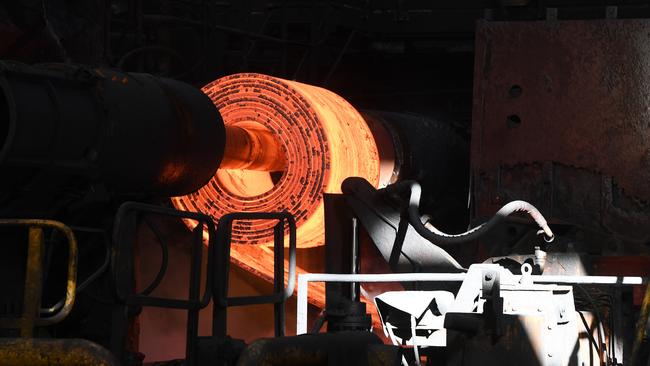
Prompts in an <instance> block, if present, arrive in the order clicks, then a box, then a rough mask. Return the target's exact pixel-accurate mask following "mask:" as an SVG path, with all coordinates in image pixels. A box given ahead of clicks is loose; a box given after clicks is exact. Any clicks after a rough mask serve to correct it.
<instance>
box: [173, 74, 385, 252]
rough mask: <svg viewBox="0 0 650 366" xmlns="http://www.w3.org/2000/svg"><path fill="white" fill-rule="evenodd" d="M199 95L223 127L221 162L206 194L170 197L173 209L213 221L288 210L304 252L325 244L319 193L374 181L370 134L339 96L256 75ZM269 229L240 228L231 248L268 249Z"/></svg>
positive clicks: (255, 224) (375, 158)
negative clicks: (348, 182)
mask: <svg viewBox="0 0 650 366" xmlns="http://www.w3.org/2000/svg"><path fill="white" fill-rule="evenodd" d="M203 92H204V93H206V94H207V95H208V96H209V97H210V98H211V99H212V101H213V102H214V104H215V105H216V106H217V108H218V109H219V111H220V113H221V116H222V117H223V120H224V123H225V125H226V129H227V134H226V149H225V156H224V162H223V164H222V165H221V168H220V169H219V170H218V171H217V173H216V175H215V176H214V177H213V178H212V179H211V181H210V182H209V183H208V184H207V185H205V186H204V187H203V188H201V189H200V190H198V191H197V192H195V193H192V194H189V195H186V196H182V197H175V198H173V203H174V205H175V206H176V207H178V208H180V209H185V210H190V211H201V212H204V213H207V214H209V215H210V216H212V217H213V218H214V219H215V221H218V219H219V218H220V217H221V216H222V215H224V214H226V213H229V212H236V211H247V212H264V211H283V210H287V211H288V212H290V213H291V214H293V215H294V216H295V218H296V222H297V224H298V233H297V234H298V246H299V247H302V248H306V247H313V246H318V245H322V244H323V235H324V233H323V203H322V194H323V192H326V193H340V187H341V183H342V182H343V180H344V179H345V178H347V177H350V176H358V177H363V178H365V179H366V180H368V181H369V182H371V183H372V184H374V185H375V186H376V185H377V184H378V183H379V167H380V161H379V155H378V151H377V146H376V143H375V140H374V138H373V135H372V132H371V131H370V129H369V128H368V125H367V124H366V122H365V121H364V119H363V118H362V117H361V115H360V114H359V112H358V111H357V110H356V109H354V107H352V106H351V105H350V104H349V103H348V102H346V101H345V100H344V99H343V98H341V97H340V96H338V95H336V94H334V93H332V92H330V91H328V90H325V89H322V88H318V87H315V86H311V85H306V84H302V83H298V82H295V81H288V80H283V79H279V78H275V77H271V76H266V75H261V74H236V75H231V76H227V77H224V78H221V79H218V80H216V81H214V82H212V83H210V84H208V85H206V86H205V87H204V88H203ZM278 169H281V171H277V170H278ZM274 224H275V223H273V222H264V221H251V222H237V223H235V225H234V227H233V233H232V235H233V244H267V243H271V242H272V241H273V225H274Z"/></svg>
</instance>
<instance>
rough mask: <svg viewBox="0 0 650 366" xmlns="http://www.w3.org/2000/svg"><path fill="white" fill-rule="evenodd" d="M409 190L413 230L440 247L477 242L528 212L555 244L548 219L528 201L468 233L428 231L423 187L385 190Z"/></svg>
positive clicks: (407, 183)
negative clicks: (516, 215)
mask: <svg viewBox="0 0 650 366" xmlns="http://www.w3.org/2000/svg"><path fill="white" fill-rule="evenodd" d="M407 190H408V191H410V195H409V204H408V218H409V223H410V224H411V225H412V226H413V228H414V229H415V231H417V233H418V234H420V235H421V236H422V237H424V238H425V239H427V240H429V241H431V242H432V243H434V244H436V245H454V244H462V243H467V242H470V241H473V240H476V239H478V238H479V237H481V236H483V235H485V234H486V233H487V232H489V231H490V230H492V229H493V228H494V227H495V226H497V225H498V224H500V223H501V222H502V221H503V220H504V219H505V218H506V217H508V216H510V215H512V214H513V213H515V212H524V213H526V214H528V215H529V216H530V217H531V218H532V219H533V220H534V221H535V223H536V224H537V225H538V226H539V227H540V229H541V232H542V233H543V234H544V239H545V240H546V241H547V242H551V241H552V240H553V238H554V234H553V232H552V231H551V228H550V227H549V226H548V223H547V222H546V219H545V218H544V216H542V214H541V213H540V212H539V210H537V208H535V206H533V205H531V204H530V203H528V202H525V201H512V202H510V203H508V204H506V205H505V206H503V207H501V209H500V210H499V211H497V213H496V214H495V215H494V216H493V217H492V218H491V219H490V220H489V221H487V222H485V223H483V224H481V225H479V226H476V227H474V228H472V229H470V230H468V231H466V232H464V233H460V234H447V233H444V232H442V231H440V230H438V229H437V228H435V227H434V226H433V225H429V227H427V226H425V225H424V224H423V223H422V219H421V217H420V196H421V194H422V187H420V184H419V183H417V182H415V181H410V180H407V181H402V182H398V183H396V184H393V185H391V186H388V187H387V188H385V189H384V191H385V192H387V193H400V192H406V191H407Z"/></svg>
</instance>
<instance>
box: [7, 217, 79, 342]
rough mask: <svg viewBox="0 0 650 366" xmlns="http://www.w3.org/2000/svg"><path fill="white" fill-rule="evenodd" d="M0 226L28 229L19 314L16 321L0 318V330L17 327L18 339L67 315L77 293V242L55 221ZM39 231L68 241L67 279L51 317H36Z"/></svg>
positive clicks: (23, 221)
mask: <svg viewBox="0 0 650 366" xmlns="http://www.w3.org/2000/svg"><path fill="white" fill-rule="evenodd" d="M0 226H27V227H29V243H28V245H29V250H28V258H27V262H28V265H27V275H26V277H25V297H24V304H23V315H22V318H20V319H15V318H0V327H2V328H19V329H21V336H23V337H31V336H32V328H33V326H34V325H36V326H46V325H52V324H56V323H58V322H60V321H62V320H63V319H65V317H67V316H68V314H69V313H70V311H71V310H72V306H73V305H74V300H75V294H76V291H77V239H76V237H75V235H74V233H73V232H72V230H71V229H70V228H69V227H68V226H66V225H64V224H63V223H61V222H59V221H54V220H41V219H0ZM43 228H52V229H55V230H57V231H59V232H60V233H62V234H63V235H64V236H65V238H66V240H67V242H68V277H67V286H66V295H65V301H64V304H63V307H62V308H61V310H59V311H58V312H57V313H56V314H54V315H53V316H50V317H47V318H39V317H38V313H39V310H40V305H41V304H40V298H41V296H40V292H41V287H42V273H41V272H42V268H41V262H42V246H43Z"/></svg>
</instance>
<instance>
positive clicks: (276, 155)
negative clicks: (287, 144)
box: [219, 125, 286, 172]
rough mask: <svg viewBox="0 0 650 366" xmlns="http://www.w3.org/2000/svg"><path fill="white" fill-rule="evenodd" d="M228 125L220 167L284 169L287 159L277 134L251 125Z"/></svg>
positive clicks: (262, 169)
mask: <svg viewBox="0 0 650 366" xmlns="http://www.w3.org/2000/svg"><path fill="white" fill-rule="evenodd" d="M245 126H246V125H229V126H226V147H225V149H224V156H223V160H222V161H221V165H220V166H219V168H220V169H245V170H261V171H268V172H273V171H282V170H284V169H285V165H286V159H285V156H284V152H283V151H282V145H281V144H280V142H279V141H278V140H277V138H276V137H275V135H274V134H273V133H272V132H271V131H269V130H267V129H265V128H263V127H259V128H255V127H251V126H250V125H249V126H247V127H245Z"/></svg>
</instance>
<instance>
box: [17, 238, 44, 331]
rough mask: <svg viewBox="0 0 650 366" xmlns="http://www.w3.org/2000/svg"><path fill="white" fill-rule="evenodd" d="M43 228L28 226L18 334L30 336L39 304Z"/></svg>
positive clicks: (41, 276) (41, 282)
mask: <svg viewBox="0 0 650 366" xmlns="http://www.w3.org/2000/svg"><path fill="white" fill-rule="evenodd" d="M44 242H45V241H44V239H43V228H41V227H37V226H33V227H30V228H29V241H28V243H27V270H26V273H25V296H24V299H23V317H22V322H21V324H20V336H21V337H23V338H31V337H32V336H33V333H34V323H35V322H36V318H37V317H38V313H39V309H40V306H41V287H42V286H43V270H42V267H43V244H44Z"/></svg>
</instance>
